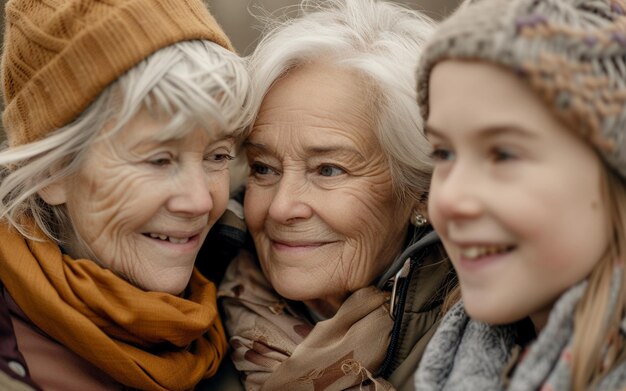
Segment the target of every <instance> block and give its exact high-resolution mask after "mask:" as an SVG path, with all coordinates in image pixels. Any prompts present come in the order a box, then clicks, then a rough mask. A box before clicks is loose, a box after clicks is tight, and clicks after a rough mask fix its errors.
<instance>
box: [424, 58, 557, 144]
mask: <svg viewBox="0 0 626 391" xmlns="http://www.w3.org/2000/svg"><path fill="white" fill-rule="evenodd" d="M429 109H430V110H429V112H430V115H429V117H428V119H427V128H429V127H430V128H436V129H440V130H443V131H445V132H453V131H456V130H481V129H485V128H495V127H522V128H528V129H531V130H536V131H539V130H540V129H542V128H545V127H548V126H549V127H555V126H556V127H562V126H563V125H562V124H560V121H558V120H557V118H556V117H555V116H554V114H553V113H552V112H551V111H550V110H549V109H548V108H547V107H546V105H545V104H544V103H543V101H542V100H541V99H540V98H539V96H538V95H536V94H535V93H534V92H533V91H532V90H531V89H530V87H529V86H528V85H527V84H526V82H525V81H523V80H522V79H520V78H519V77H518V76H516V75H515V74H514V73H513V72H511V71H509V70H508V69H505V68H502V67H500V66H497V65H493V64H490V63H487V62H479V61H460V60H446V61H443V62H441V63H439V64H437V65H436V66H435V67H434V68H433V71H432V73H431V76H430V83H429Z"/></svg>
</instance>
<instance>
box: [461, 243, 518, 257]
mask: <svg viewBox="0 0 626 391" xmlns="http://www.w3.org/2000/svg"><path fill="white" fill-rule="evenodd" d="M514 248H515V246H513V245H491V246H468V247H465V248H462V249H461V251H460V253H461V256H462V257H463V258H467V259H478V258H482V257H486V256H490V255H500V254H506V253H509V252H511V251H513V249H514Z"/></svg>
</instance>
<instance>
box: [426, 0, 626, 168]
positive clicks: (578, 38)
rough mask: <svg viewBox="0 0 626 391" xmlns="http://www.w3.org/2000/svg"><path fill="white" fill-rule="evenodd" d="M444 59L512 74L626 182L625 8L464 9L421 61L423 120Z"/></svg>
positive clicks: (537, 2) (486, 2)
mask: <svg viewBox="0 0 626 391" xmlns="http://www.w3.org/2000/svg"><path fill="white" fill-rule="evenodd" d="M445 59H465V60H480V61H488V62H491V63H495V64H497V65H501V66H504V67H506V68H508V69H510V70H511V71H513V72H514V73H515V74H517V75H519V76H520V77H522V78H523V79H525V80H526V82H527V84H528V85H529V86H530V87H531V88H532V89H533V90H534V91H535V93H536V94H537V95H538V96H539V97H541V99H543V100H544V102H545V103H546V104H547V106H548V107H549V108H550V109H551V110H552V112H553V113H554V114H555V115H556V116H557V117H559V118H560V119H561V120H562V121H563V122H564V123H565V124H566V125H567V126H569V127H570V128H571V129H575V130H577V131H578V132H579V133H580V135H581V136H582V137H583V138H584V139H585V140H587V141H588V142H590V143H591V144H592V145H593V147H594V148H595V149H596V150H598V152H599V153H600V155H601V156H602V157H603V158H604V159H605V161H606V162H607V163H608V164H609V165H610V166H611V167H613V168H615V169H616V170H617V171H618V172H619V173H620V174H621V175H622V177H626V0H479V1H473V2H472V3H470V4H466V5H464V6H462V7H461V8H459V9H458V10H457V12H456V13H455V14H453V15H452V16H451V17H450V18H449V19H448V20H446V21H445V22H444V23H442V24H441V25H440V26H439V28H438V29H437V31H436V32H435V34H434V36H433V37H432V41H431V42H430V43H429V45H428V46H427V48H426V49H425V52H424V53H423V55H422V59H421V64H420V67H419V70H418V76H417V77H418V84H417V89H418V97H419V98H418V100H419V103H420V105H421V108H422V114H423V115H424V118H426V117H427V116H428V82H429V78H430V72H431V70H432V68H433V66H435V64H437V62H439V61H442V60H445Z"/></svg>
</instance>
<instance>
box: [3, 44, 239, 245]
mask: <svg viewBox="0 0 626 391" xmlns="http://www.w3.org/2000/svg"><path fill="white" fill-rule="evenodd" d="M248 94H249V77H248V74H247V71H246V69H245V64H244V62H243V60H242V59H241V58H240V57H238V56H237V55H236V54H234V53H232V52H230V51H228V50H226V49H224V48H223V47H221V46H219V45H217V44H215V43H213V42H210V41H200V40H196V41H186V42H178V43H176V44H174V45H172V46H168V47H165V48H163V49H161V50H159V51H157V52H155V53H154V54H152V55H151V56H149V57H148V58H146V59H145V60H143V61H142V62H141V63H139V64H138V65H137V66H135V67H134V68H132V69H131V70H129V71H128V72H127V73H125V74H124V75H122V76H121V77H120V78H119V79H118V80H116V81H115V82H114V83H112V84H111V85H110V86H108V87H107V88H106V89H104V90H103V92H102V93H101V94H100V95H99V96H98V97H97V98H96V100H95V101H94V102H93V103H92V104H91V105H90V106H89V107H88V108H87V109H86V110H85V111H84V112H83V113H82V114H81V115H80V116H79V117H78V118H76V119H75V120H73V121H72V122H70V123H68V124H67V125H64V126H63V127H61V128H59V129H57V130H55V131H54V132H52V133H51V134H50V135H49V136H47V137H46V138H44V139H42V140H39V141H36V142H33V143H30V144H26V145H22V146H18V147H15V148H6V147H5V148H4V149H3V150H2V151H1V152H0V170H1V171H0V220H2V221H4V222H7V223H8V224H10V225H11V226H12V227H14V228H15V229H17V230H18V231H19V232H20V233H21V234H22V235H24V236H25V237H28V238H33V239H36V238H37V237H36V235H35V232H32V230H31V229H29V227H28V224H27V220H29V219H33V220H34V221H35V223H36V224H37V226H38V228H39V229H41V230H42V231H43V233H44V234H45V235H47V236H48V237H50V238H51V239H53V240H54V241H56V242H57V243H58V244H62V243H63V239H65V238H62V237H60V235H61V234H62V231H64V230H63V229H60V228H62V227H68V226H70V225H71V221H70V219H69V216H68V215H67V213H66V210H65V207H64V206H62V205H61V206H51V205H48V204H46V203H45V202H44V201H43V200H42V199H41V198H40V197H39V195H38V192H39V191H41V190H42V189H44V188H45V187H46V186H48V185H50V184H51V183H54V182H56V181H59V180H62V179H64V178H68V177H71V176H72V175H73V174H75V173H76V172H77V171H78V169H79V168H80V167H81V164H82V162H83V158H84V155H85V153H86V151H87V150H88V149H89V147H90V145H92V144H93V143H94V142H95V141H96V140H98V139H99V138H100V137H102V135H101V132H100V130H101V129H102V128H103V127H104V125H105V124H107V123H111V122H112V121H114V126H113V129H112V130H111V131H110V132H107V133H106V136H110V135H111V134H114V133H115V132H118V131H119V130H120V129H122V128H123V127H124V125H125V124H127V123H128V122H129V121H130V120H131V119H132V118H133V117H134V116H135V115H136V114H137V113H138V112H139V111H140V110H147V112H148V113H150V114H151V115H153V116H157V117H159V118H163V119H164V120H165V121H167V122H166V126H165V127H164V128H163V129H162V130H161V131H160V133H159V135H157V136H158V137H161V138H163V139H169V138H175V137H180V136H182V135H184V134H185V133H186V132H188V131H190V130H191V129H193V128H194V127H196V126H201V127H203V128H204V129H205V130H206V131H207V132H213V131H214V130H215V129H220V130H225V131H227V132H231V133H232V135H233V136H234V137H241V136H242V129H243V126H244V124H246V123H248V122H250V120H249V119H247V116H249V111H248V109H247V105H248V104H249V96H248ZM38 239H41V238H38Z"/></svg>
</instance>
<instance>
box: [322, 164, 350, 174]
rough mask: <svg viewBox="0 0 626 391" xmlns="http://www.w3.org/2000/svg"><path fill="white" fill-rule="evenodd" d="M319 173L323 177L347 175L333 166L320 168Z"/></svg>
mask: <svg viewBox="0 0 626 391" xmlns="http://www.w3.org/2000/svg"><path fill="white" fill-rule="evenodd" d="M318 172H319V174H320V175H321V176H337V175H341V174H345V173H346V172H345V170H343V169H341V168H339V167H337V166H331V165H323V166H320V167H319V169H318Z"/></svg>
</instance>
